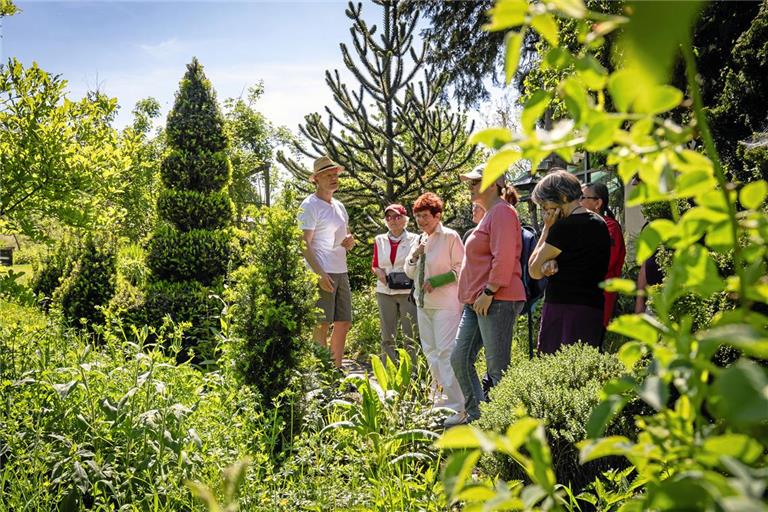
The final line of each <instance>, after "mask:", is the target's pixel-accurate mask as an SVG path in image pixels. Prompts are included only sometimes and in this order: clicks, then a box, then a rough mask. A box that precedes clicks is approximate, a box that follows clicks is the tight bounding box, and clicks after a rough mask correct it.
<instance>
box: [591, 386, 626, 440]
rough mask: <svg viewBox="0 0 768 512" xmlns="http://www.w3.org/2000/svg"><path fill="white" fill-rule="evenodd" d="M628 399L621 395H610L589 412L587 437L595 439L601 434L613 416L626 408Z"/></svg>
mask: <svg viewBox="0 0 768 512" xmlns="http://www.w3.org/2000/svg"><path fill="white" fill-rule="evenodd" d="M624 405H626V400H624V399H623V398H622V397H620V396H610V397H608V398H607V399H606V400H603V401H602V402H600V403H599V404H598V405H597V406H596V407H594V408H593V409H592V412H590V413H589V420H588V421H587V427H586V429H587V437H589V438H591V439H594V438H596V437H598V436H601V435H602V434H603V432H605V429H606V428H607V427H608V425H609V424H610V423H611V421H612V420H613V418H614V417H615V416H616V415H617V414H618V413H619V411H621V409H622V408H624Z"/></svg>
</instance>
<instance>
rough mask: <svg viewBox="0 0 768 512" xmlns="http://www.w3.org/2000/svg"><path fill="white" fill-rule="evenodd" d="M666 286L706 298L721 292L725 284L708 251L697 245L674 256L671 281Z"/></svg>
mask: <svg viewBox="0 0 768 512" xmlns="http://www.w3.org/2000/svg"><path fill="white" fill-rule="evenodd" d="M667 286H671V287H679V288H680V289H684V290H687V291H690V292H694V293H698V294H699V295H701V296H702V297H708V296H709V295H712V294H713V293H716V292H719V291H721V290H722V289H723V288H724V287H725V283H724V282H723V280H722V278H721V277H720V274H719V273H718V271H717V266H716V265H715V262H714V260H713V259H712V256H711V255H710V254H709V251H707V250H706V249H705V248H704V247H702V246H700V245H698V244H697V245H692V246H690V247H688V248H687V249H685V250H684V251H679V252H678V253H677V254H675V258H674V261H673V264H672V279H671V280H670V281H669V282H667Z"/></svg>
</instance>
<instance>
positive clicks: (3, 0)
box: [0, 0, 19, 18]
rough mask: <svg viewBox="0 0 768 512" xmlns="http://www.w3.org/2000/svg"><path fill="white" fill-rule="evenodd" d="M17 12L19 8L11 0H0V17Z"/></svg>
mask: <svg viewBox="0 0 768 512" xmlns="http://www.w3.org/2000/svg"><path fill="white" fill-rule="evenodd" d="M17 12H19V8H18V7H16V5H14V3H13V2H11V0H0V18H2V17H3V16H13V15H14V14H16V13H17Z"/></svg>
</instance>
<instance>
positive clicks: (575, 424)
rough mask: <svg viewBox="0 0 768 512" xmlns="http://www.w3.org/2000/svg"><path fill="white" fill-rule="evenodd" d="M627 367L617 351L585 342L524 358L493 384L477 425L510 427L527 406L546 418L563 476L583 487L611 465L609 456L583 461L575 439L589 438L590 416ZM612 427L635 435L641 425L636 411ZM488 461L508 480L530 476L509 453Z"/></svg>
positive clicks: (502, 429)
mask: <svg viewBox="0 0 768 512" xmlns="http://www.w3.org/2000/svg"><path fill="white" fill-rule="evenodd" d="M625 372H626V369H625V368H624V366H623V365H622V364H621V362H620V361H619V360H618V359H617V358H616V356H614V355H611V354H601V353H600V352H598V351H597V349H595V348H593V347H591V346H588V345H583V344H575V345H570V346H566V347H564V348H563V349H562V350H561V351H560V352H558V353H557V354H554V355H546V356H542V357H539V358H536V359H533V360H530V361H529V360H524V361H521V362H519V364H516V365H514V366H510V368H509V370H508V371H507V372H506V373H505V374H504V378H503V379H502V380H501V382H500V383H499V384H498V385H497V386H495V387H494V388H493V390H492V391H491V400H490V402H488V403H487V404H481V409H482V415H481V417H480V420H479V422H478V423H477V426H478V427H480V428H482V429H486V430H493V431H495V432H506V430H507V429H508V428H509V426H510V425H512V424H513V423H515V421H517V420H518V419H519V416H518V414H517V413H516V412H515V411H525V414H527V415H528V416H530V417H532V418H537V419H540V420H542V421H543V422H544V426H545V427H546V432H547V437H548V438H549V440H550V448H551V450H552V452H553V460H554V471H555V474H556V475H557V480H558V482H561V483H565V484H569V485H571V486H573V487H574V488H582V487H584V485H586V484H587V483H589V482H591V481H592V480H593V479H594V478H595V477H596V476H598V475H599V474H600V473H601V472H602V471H604V470H606V469H608V467H609V466H608V465H607V463H606V462H604V463H602V464H597V463H595V464H590V465H588V466H586V467H580V466H579V452H578V449H577V448H576V446H575V445H576V443H577V442H579V441H582V440H584V439H586V438H587V421H588V420H589V415H590V412H591V411H592V409H593V408H594V407H595V406H596V405H597V404H598V403H599V401H600V390H601V389H602V387H603V385H604V384H605V383H606V382H608V381H609V380H612V379H616V378H619V377H621V376H622V375H624V373H625ZM611 430H612V431H614V432H621V433H623V434H625V435H631V434H632V433H633V432H634V430H635V429H634V425H633V422H632V416H631V414H627V415H625V416H622V417H621V418H616V419H615V420H614V424H613V426H612V429H611ZM612 462H613V463H615V461H612ZM484 465H485V466H486V469H487V472H488V473H489V474H496V473H498V474H499V476H501V477H502V478H504V479H507V480H510V479H511V480H515V479H524V478H525V472H524V470H523V468H521V467H520V466H519V465H518V464H517V463H516V462H514V461H511V460H510V459H509V458H504V457H496V458H494V459H493V460H488V461H487V462H486V463H485V464H484Z"/></svg>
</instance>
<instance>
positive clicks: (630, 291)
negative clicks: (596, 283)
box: [600, 278, 637, 295]
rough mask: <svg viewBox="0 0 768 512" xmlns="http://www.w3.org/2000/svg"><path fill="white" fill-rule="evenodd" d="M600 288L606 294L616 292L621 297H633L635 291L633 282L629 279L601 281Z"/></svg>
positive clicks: (635, 287)
mask: <svg viewBox="0 0 768 512" xmlns="http://www.w3.org/2000/svg"><path fill="white" fill-rule="evenodd" d="M600 287H601V288H602V289H604V290H605V291H607V292H618V293H621V294H622V295H634V294H635V291H636V289H637V286H636V285H635V282H634V281H633V280H631V279H620V278H613V279H608V280H606V281H603V282H602V283H601V284H600Z"/></svg>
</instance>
